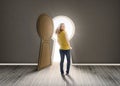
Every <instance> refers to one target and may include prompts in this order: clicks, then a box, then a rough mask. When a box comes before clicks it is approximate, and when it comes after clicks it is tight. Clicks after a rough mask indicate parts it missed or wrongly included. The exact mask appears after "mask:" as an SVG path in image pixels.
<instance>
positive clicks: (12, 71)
mask: <svg viewBox="0 0 120 86" xmlns="http://www.w3.org/2000/svg"><path fill="white" fill-rule="evenodd" d="M36 69H37V67H36V66H0V86H120V66H72V65H71V68H70V74H69V75H68V76H67V75H65V76H64V77H62V76H61V74H60V70H59V69H60V68H59V63H53V64H52V66H49V67H47V68H44V69H42V70H40V71H37V70H36ZM64 69H66V63H65V64H64ZM64 71H65V70H64Z"/></svg>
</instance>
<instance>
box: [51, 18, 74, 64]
mask: <svg viewBox="0 0 120 86" xmlns="http://www.w3.org/2000/svg"><path fill="white" fill-rule="evenodd" d="M53 23H54V33H53V36H52V39H53V40H54V44H53V53H52V59H53V62H59V61H60V54H59V44H58V42H57V35H56V34H55V31H56V29H57V27H58V26H59V25H60V23H64V24H65V31H66V32H67V35H68V39H69V40H71V39H72V37H73V35H74V32H75V25H74V23H73V21H72V20H71V19H70V18H69V17H67V16H56V17H54V18H53Z"/></svg>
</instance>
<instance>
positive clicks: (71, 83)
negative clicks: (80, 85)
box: [61, 75, 76, 86]
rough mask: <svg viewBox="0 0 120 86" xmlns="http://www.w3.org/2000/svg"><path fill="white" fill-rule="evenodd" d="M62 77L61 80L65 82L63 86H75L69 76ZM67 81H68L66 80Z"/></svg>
mask: <svg viewBox="0 0 120 86" xmlns="http://www.w3.org/2000/svg"><path fill="white" fill-rule="evenodd" d="M61 76H62V79H63V80H64V81H65V84H66V85H65V86H76V85H75V81H74V79H73V78H72V77H71V75H66V76H65V75H61ZM67 78H68V79H69V80H68V79H67Z"/></svg>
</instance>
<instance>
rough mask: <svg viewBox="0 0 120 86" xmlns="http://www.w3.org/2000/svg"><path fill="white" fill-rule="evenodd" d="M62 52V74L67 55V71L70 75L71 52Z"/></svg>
mask: <svg viewBox="0 0 120 86" xmlns="http://www.w3.org/2000/svg"><path fill="white" fill-rule="evenodd" d="M59 51H60V57H61V61H60V72H61V73H62V74H63V73H64V70H63V63H64V58H65V55H66V57H67V70H66V73H69V70H70V50H61V49H60V50H59Z"/></svg>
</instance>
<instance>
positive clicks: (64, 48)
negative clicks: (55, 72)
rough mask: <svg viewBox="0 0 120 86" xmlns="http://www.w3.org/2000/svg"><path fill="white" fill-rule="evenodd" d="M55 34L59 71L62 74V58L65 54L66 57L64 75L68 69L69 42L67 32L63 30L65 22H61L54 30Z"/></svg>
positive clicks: (67, 72)
mask: <svg viewBox="0 0 120 86" xmlns="http://www.w3.org/2000/svg"><path fill="white" fill-rule="evenodd" d="M56 34H57V41H58V43H59V45H60V50H59V52H60V57H61V61H60V72H61V74H62V75H64V70H63V63H64V58H65V55H66V57H67V69H66V75H68V74H69V70H70V49H71V46H70V43H69V40H68V38H67V34H66V32H65V24H64V23H61V24H60V27H59V28H57V30H56Z"/></svg>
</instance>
